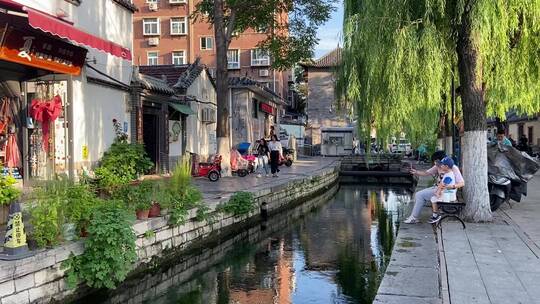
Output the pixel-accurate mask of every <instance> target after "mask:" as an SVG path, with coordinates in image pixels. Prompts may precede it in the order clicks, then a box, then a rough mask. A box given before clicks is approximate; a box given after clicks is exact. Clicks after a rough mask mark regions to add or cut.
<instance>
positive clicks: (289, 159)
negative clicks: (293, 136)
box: [279, 148, 294, 167]
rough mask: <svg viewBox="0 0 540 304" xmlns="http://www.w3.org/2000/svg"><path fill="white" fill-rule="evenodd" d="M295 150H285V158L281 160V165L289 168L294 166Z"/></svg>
mask: <svg viewBox="0 0 540 304" xmlns="http://www.w3.org/2000/svg"><path fill="white" fill-rule="evenodd" d="M293 154H294V150H293V149H288V148H283V158H282V159H280V162H279V165H280V166H281V165H285V166H287V167H290V166H292V164H293Z"/></svg>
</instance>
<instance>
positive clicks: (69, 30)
mask: <svg viewBox="0 0 540 304" xmlns="http://www.w3.org/2000/svg"><path fill="white" fill-rule="evenodd" d="M0 5H2V6H4V7H7V8H11V9H16V10H22V11H25V12H26V13H27V14H28V23H29V24H30V26H32V27H33V28H36V29H39V30H42V31H44V32H47V33H50V34H53V35H55V36H58V37H60V38H64V39H68V40H71V41H73V42H75V43H77V44H82V45H85V46H88V47H91V48H95V49H98V50H100V51H103V52H106V53H109V54H111V55H113V56H116V57H120V58H122V59H126V60H131V59H132V56H131V51H130V50H129V49H128V48H125V47H122V46H121V45H119V44H116V43H114V42H112V41H109V40H105V39H102V38H99V37H96V36H94V35H91V34H88V33H86V32H83V31H81V30H79V29H77V28H76V27H74V26H73V25H71V24H69V23H67V22H66V21H63V20H61V19H58V18H55V17H54V16H51V15H49V14H47V13H44V12H41V11H38V10H35V9H33V8H29V7H27V6H23V5H21V4H20V3H17V2H15V1H13V0H0Z"/></svg>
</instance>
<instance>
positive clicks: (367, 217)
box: [109, 186, 410, 304]
mask: <svg viewBox="0 0 540 304" xmlns="http://www.w3.org/2000/svg"><path fill="white" fill-rule="evenodd" d="M409 198H410V194H409V192H408V191H406V190H400V189H384V188H383V189H381V188H364V187H359V186H343V187H341V189H340V190H339V191H338V193H337V194H336V195H335V196H334V197H333V198H332V199H330V201H329V202H328V203H324V204H320V207H318V208H317V209H315V210H313V211H311V212H308V214H307V215H306V216H304V217H301V218H299V219H297V218H292V217H291V216H290V215H276V218H274V219H271V220H270V224H269V226H268V227H269V229H268V230H269V231H266V232H267V233H268V234H267V235H264V231H263V234H262V235H261V238H260V239H258V240H255V241H253V240H252V241H251V242H243V243H242V244H236V245H234V249H233V250H231V251H229V252H228V253H227V254H226V255H225V257H224V258H222V259H221V260H220V261H219V262H218V263H216V264H214V266H211V267H210V268H209V269H208V268H206V269H204V271H203V272H200V273H198V274H193V273H192V275H190V276H187V275H183V276H181V278H178V279H175V280H173V281H172V282H173V283H171V284H170V285H169V287H168V288H161V290H160V288H159V285H157V287H156V288H155V291H153V292H152V293H150V295H143V296H141V297H139V296H140V295H136V294H137V292H133V293H131V294H130V296H129V297H127V298H126V299H129V301H131V302H133V303H141V302H143V303H189V304H199V303H201V304H202V303H204V304H231V303H235V304H236V303H238V304H270V303H271V304H288V303H295V304H296V303H324V304H326V303H343V304H345V303H347V304H348V303H371V302H372V301H373V299H374V297H375V295H376V292H377V288H378V286H379V283H380V281H381V278H382V274H383V273H384V269H385V267H386V265H387V264H388V261H389V258H390V253H391V251H392V246H393V243H394V239H395V235H396V232H397V229H398V223H399V218H400V215H401V213H402V212H401V202H403V201H406V200H409ZM304 212H305V210H304ZM282 218H289V219H291V220H290V221H283V220H282ZM278 219H279V223H277V222H275V221H277V220H278ZM272 220H274V222H272ZM280 223H281V224H280ZM163 271H164V273H166V271H167V270H163ZM182 278H185V279H182ZM161 280H163V279H161ZM109 302H114V301H111V300H110V299H109Z"/></svg>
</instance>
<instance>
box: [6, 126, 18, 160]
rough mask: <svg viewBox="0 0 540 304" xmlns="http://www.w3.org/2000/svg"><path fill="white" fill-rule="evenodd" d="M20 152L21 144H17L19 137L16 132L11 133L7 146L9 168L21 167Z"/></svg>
mask: <svg viewBox="0 0 540 304" xmlns="http://www.w3.org/2000/svg"><path fill="white" fill-rule="evenodd" d="M20 153H21V152H20V151H19V145H17V138H16V136H15V134H9V135H8V141H7V146H6V162H7V166H8V168H19V167H21V154H20Z"/></svg>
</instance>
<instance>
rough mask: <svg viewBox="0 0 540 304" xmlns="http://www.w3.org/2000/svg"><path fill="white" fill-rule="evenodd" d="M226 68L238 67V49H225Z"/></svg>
mask: <svg viewBox="0 0 540 304" xmlns="http://www.w3.org/2000/svg"><path fill="white" fill-rule="evenodd" d="M227 68H228V69H229V70H233V69H239V68H240V50H228V51H227Z"/></svg>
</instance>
